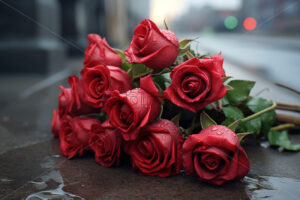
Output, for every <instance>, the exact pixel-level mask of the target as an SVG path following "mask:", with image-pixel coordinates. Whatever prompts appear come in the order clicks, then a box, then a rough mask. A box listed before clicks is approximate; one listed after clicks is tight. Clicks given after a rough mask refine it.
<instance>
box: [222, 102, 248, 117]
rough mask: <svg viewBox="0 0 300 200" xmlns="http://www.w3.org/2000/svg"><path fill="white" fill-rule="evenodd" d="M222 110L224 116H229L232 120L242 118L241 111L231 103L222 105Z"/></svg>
mask: <svg viewBox="0 0 300 200" xmlns="http://www.w3.org/2000/svg"><path fill="white" fill-rule="evenodd" d="M223 112H224V114H225V116H226V117H228V118H231V119H233V120H238V119H242V118H244V114H243V112H242V111H241V110H240V109H239V108H238V107H235V106H231V105H228V106H224V107H223Z"/></svg>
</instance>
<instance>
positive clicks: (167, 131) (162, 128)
mask: <svg viewBox="0 0 300 200" xmlns="http://www.w3.org/2000/svg"><path fill="white" fill-rule="evenodd" d="M141 132H143V135H145V136H144V137H143V138H141V139H140V140H135V141H133V143H132V144H131V145H130V147H129V150H128V153H129V155H130V156H131V162H132V166H133V169H135V170H139V171H140V172H142V173H143V174H147V175H150V176H159V177H167V176H171V175H175V174H178V173H179V171H180V168H181V163H182V161H181V145H182V137H181V134H180V132H179V129H178V127H177V126H176V125H175V124H174V123H173V122H171V121H169V120H165V119H162V120H159V121H155V122H153V123H150V124H148V125H147V126H145V127H144V128H143V129H142V130H141Z"/></svg>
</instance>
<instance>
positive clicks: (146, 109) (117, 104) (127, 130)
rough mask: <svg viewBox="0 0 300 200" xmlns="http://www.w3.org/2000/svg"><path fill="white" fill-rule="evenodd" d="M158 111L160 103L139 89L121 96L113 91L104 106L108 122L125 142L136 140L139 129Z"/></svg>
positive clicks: (156, 114) (152, 118)
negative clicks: (117, 130) (119, 132)
mask: <svg viewBox="0 0 300 200" xmlns="http://www.w3.org/2000/svg"><path fill="white" fill-rule="evenodd" d="M160 110H161V103H160V101H159V100H158V99H157V98H155V97H153V96H151V95H150V94H148V93H147V92H145V91H144V90H142V89H140V88H136V89H133V90H129V91H127V92H126V93H122V94H120V93H119V91H117V90H115V91H114V92H113V93H112V95H111V97H110V98H109V99H108V100H107V101H106V105H105V112H106V113H107V114H108V118H109V122H110V123H111V125H112V126H114V127H116V128H118V129H119V130H120V131H121V134H122V137H123V139H124V140H126V141H128V140H135V139H137V138H138V135H139V131H140V129H141V128H142V127H144V126H145V125H146V124H147V123H148V122H150V121H153V120H154V119H156V118H157V117H158V115H159V113H160Z"/></svg>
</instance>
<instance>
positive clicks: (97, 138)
mask: <svg viewBox="0 0 300 200" xmlns="http://www.w3.org/2000/svg"><path fill="white" fill-rule="evenodd" d="M106 124H107V123H106ZM89 144H90V147H91V149H92V150H93V151H94V152H95V160H96V162H97V163H98V164H100V165H102V166H105V167H111V166H113V165H119V164H120V156H121V154H122V144H123V141H122V137H121V135H120V134H119V131H118V130H117V129H112V128H107V127H106V128H105V127H103V126H101V125H94V126H93V127H92V130H91V137H90V140H89Z"/></svg>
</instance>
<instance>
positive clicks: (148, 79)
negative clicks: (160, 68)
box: [140, 74, 163, 97]
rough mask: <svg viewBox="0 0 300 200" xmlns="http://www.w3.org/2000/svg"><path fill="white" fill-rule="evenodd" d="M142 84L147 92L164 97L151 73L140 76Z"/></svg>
mask: <svg viewBox="0 0 300 200" xmlns="http://www.w3.org/2000/svg"><path fill="white" fill-rule="evenodd" d="M140 86H141V89H143V90H145V91H146V92H148V93H149V94H151V95H153V96H155V97H163V95H160V94H159V91H158V89H157V87H156V86H155V84H154V82H153V80H152V75H151V74H150V75H148V76H145V77H141V78H140Z"/></svg>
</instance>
